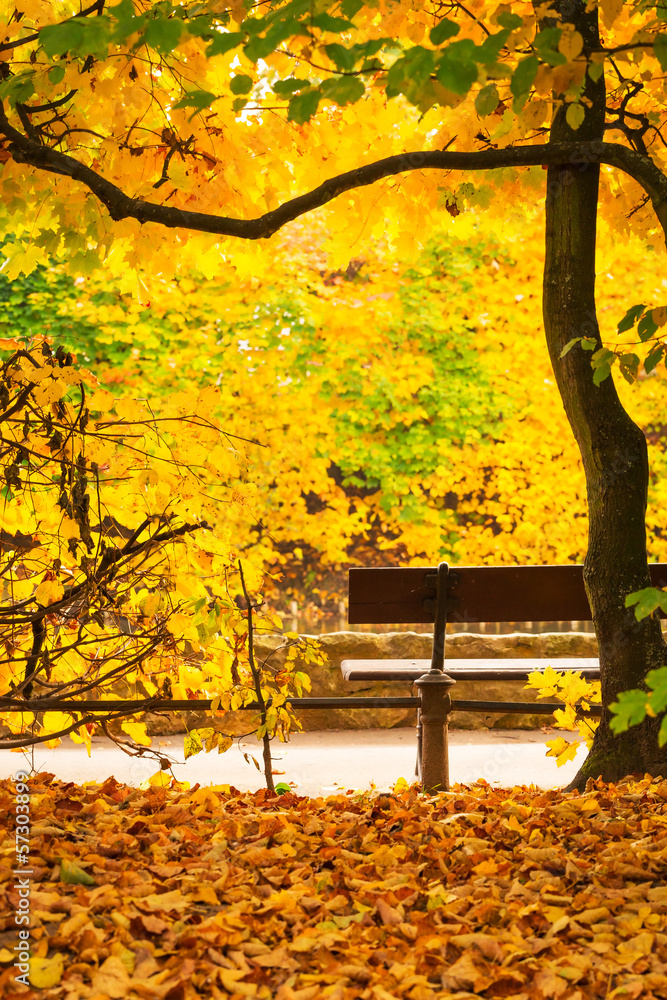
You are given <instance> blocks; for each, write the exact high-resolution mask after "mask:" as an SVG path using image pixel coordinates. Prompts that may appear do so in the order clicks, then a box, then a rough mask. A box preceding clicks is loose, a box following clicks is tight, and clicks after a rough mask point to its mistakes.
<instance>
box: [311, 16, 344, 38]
mask: <svg viewBox="0 0 667 1000" xmlns="http://www.w3.org/2000/svg"><path fill="white" fill-rule="evenodd" d="M310 23H311V24H313V25H314V26H315V27H316V28H319V29H320V31H335V32H337V33H338V34H340V32H341V31H350V29H351V28H354V25H353V24H352V22H351V21H348V20H347V19H346V18H344V17H332V16H331V14H317V15H316V16H315V17H314V18H313V19H312V21H311V22H310Z"/></svg>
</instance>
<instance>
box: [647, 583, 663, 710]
mask: <svg viewBox="0 0 667 1000" xmlns="http://www.w3.org/2000/svg"><path fill="white" fill-rule="evenodd" d="M665 596H667V595H665ZM646 684H647V685H648V687H650V688H651V694H650V695H649V699H648V700H649V705H650V706H651V708H652V709H653V711H654V712H655V714H656V715H659V714H660V712H664V711H665V709H666V708H667V667H658V669H657V670H649V672H648V673H647V675H646Z"/></svg>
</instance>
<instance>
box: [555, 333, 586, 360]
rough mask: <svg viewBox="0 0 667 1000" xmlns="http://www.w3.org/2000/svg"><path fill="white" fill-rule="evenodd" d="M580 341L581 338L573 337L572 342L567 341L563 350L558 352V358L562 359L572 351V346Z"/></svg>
mask: <svg viewBox="0 0 667 1000" xmlns="http://www.w3.org/2000/svg"><path fill="white" fill-rule="evenodd" d="M580 340H581V337H573V338H572V340H568V342H567V344H566V345H565V347H564V348H563V350H562V351H561V352H560V355H559V357H561V358H564V357H565V355H566V354H569V353H570V351H571V350H572V348H573V347H574V345H575V344H578V343H579V341H580Z"/></svg>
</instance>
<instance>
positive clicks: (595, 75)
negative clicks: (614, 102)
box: [588, 62, 604, 83]
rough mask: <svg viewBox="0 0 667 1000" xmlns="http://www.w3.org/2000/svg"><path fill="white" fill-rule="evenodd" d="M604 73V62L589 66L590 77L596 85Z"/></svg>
mask: <svg viewBox="0 0 667 1000" xmlns="http://www.w3.org/2000/svg"><path fill="white" fill-rule="evenodd" d="M603 73H604V63H603V62H592V63H589V64H588V75H589V77H590V78H591V80H592V81H593V82H594V83H597V82H598V80H599V79H600V77H601V76H602V74H603Z"/></svg>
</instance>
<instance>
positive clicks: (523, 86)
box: [510, 56, 540, 99]
mask: <svg viewBox="0 0 667 1000" xmlns="http://www.w3.org/2000/svg"><path fill="white" fill-rule="evenodd" d="M539 65H540V62H539V59H537V57H536V56H527V57H526V58H525V59H522V60H521V62H520V63H519V65H518V66H517V68H516V69H515V70H514V73H513V74H512V81H511V83H510V90H511V91H512V96H513V97H516V98H517V99H520V98H522V97H525V96H526V95H527V94H528V93H530V88H531V87H532V86H533V82H534V80H535V77H536V75H537V70H538V69H539Z"/></svg>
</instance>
